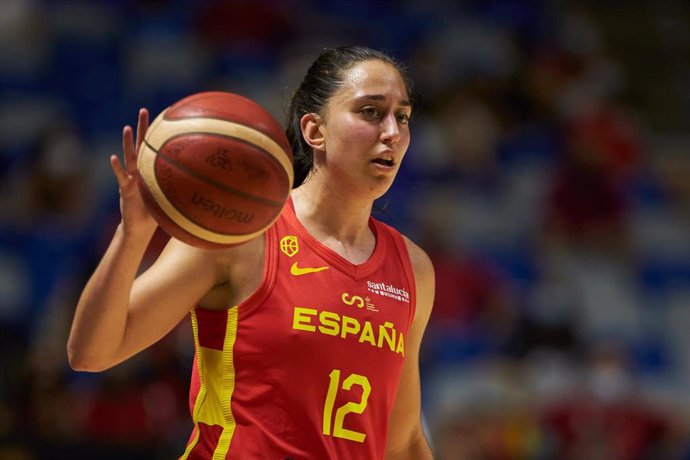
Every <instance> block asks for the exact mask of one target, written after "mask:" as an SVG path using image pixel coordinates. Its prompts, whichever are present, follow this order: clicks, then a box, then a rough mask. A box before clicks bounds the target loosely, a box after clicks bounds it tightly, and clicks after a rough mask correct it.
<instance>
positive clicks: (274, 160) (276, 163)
mask: <svg viewBox="0 0 690 460" xmlns="http://www.w3.org/2000/svg"><path fill="white" fill-rule="evenodd" d="M243 126H244V125H243ZM190 135H191V136H196V135H204V136H210V137H220V138H225V139H232V140H234V141H237V142H240V143H242V144H244V145H247V146H249V147H253V148H254V149H256V150H258V151H259V152H260V153H262V154H263V155H264V156H265V157H266V158H268V160H269V161H270V162H272V163H273V166H274V167H275V166H278V167H279V169H283V170H284V169H285V168H283V163H281V162H280V160H278V159H277V158H276V157H275V155H273V154H272V153H271V152H269V151H268V150H266V149H263V148H261V147H259V146H258V145H256V144H252V143H251V142H249V141H247V140H245V139H242V138H241V137H237V136H230V135H229V134H219V133H209V132H208V131H187V132H185V133H182V134H175V135H174V136H170V137H169V138H167V139H166V140H165V142H163V145H166V144H167V143H168V142H170V141H171V140H173V139H177V138H179V137H184V136H190ZM271 140H273V139H271ZM274 142H275V141H274ZM147 145H148V146H149V147H151V150H153V151H154V152H156V154H159V153H160V152H158V150H156V149H154V148H153V147H152V146H151V145H150V144H148V143H147ZM288 157H289V155H288ZM290 165H292V160H290ZM257 198H261V197H257Z"/></svg>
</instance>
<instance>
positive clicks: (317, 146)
mask: <svg viewBox="0 0 690 460" xmlns="http://www.w3.org/2000/svg"><path fill="white" fill-rule="evenodd" d="M300 127H301V128H302V136H304V140H305V141H306V142H307V144H309V145H310V146H311V148H313V149H314V150H320V151H323V150H324V148H325V146H326V139H325V138H324V135H323V129H324V126H323V119H322V118H321V117H320V116H319V115H318V114H316V113H307V114H305V115H303V116H302V119H301V120H300Z"/></svg>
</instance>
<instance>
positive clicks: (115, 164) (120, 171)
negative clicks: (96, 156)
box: [110, 155, 127, 188]
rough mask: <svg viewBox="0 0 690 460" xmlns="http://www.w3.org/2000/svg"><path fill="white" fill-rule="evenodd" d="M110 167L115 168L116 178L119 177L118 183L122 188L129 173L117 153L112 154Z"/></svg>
mask: <svg viewBox="0 0 690 460" xmlns="http://www.w3.org/2000/svg"><path fill="white" fill-rule="evenodd" d="M110 167H111V168H113V172H114V173H115V178H116V179H117V184H118V185H119V186H120V188H122V187H124V185H125V183H126V181H127V173H126V172H125V170H124V168H123V167H122V164H121V163H120V159H119V158H118V156H117V155H110Z"/></svg>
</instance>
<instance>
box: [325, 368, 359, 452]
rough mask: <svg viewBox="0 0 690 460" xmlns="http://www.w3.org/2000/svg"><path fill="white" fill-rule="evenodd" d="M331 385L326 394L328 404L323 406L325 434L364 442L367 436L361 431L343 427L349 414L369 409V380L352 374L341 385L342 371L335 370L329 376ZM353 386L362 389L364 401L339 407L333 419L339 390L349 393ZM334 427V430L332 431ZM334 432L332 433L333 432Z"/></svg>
mask: <svg viewBox="0 0 690 460" xmlns="http://www.w3.org/2000/svg"><path fill="white" fill-rule="evenodd" d="M329 377H330V383H329V384H328V394H326V404H324V406H323V434H325V435H328V436H331V435H332V436H335V437H337V438H344V439H349V440H351V441H357V442H364V438H366V437H367V435H366V434H364V433H360V432H359V431H354V430H348V429H347V428H345V427H344V426H343V422H344V420H345V416H346V415H347V414H349V413H351V412H352V413H355V414H361V413H363V412H364V409H366V408H367V400H368V399H369V394H370V393H371V385H370V384H369V379H367V378H366V377H365V376H363V375H359V374H350V375H349V376H348V377H347V378H346V379H345V380H343V382H342V385H341V384H340V370H339V369H333V370H332V371H331V373H330V374H329ZM353 385H359V386H360V387H362V399H361V400H360V401H359V402H358V403H356V402H349V403H346V404H343V405H342V406H340V407H338V408H337V409H336V411H335V417H333V406H334V405H335V396H336V394H337V393H338V390H339V389H340V388H342V389H343V390H347V391H349V390H350V389H351V388H352V386H353ZM331 427H332V430H331ZM331 431H332V432H331Z"/></svg>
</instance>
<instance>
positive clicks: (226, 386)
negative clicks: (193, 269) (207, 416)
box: [209, 306, 237, 460]
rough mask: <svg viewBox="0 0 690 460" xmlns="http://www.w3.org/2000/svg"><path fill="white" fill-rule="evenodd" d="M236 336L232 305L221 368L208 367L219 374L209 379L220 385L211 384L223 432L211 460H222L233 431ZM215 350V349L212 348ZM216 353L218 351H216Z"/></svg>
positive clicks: (235, 322) (234, 310) (235, 309)
mask: <svg viewBox="0 0 690 460" xmlns="http://www.w3.org/2000/svg"><path fill="white" fill-rule="evenodd" d="M236 337H237V307H236V306H235V307H232V308H231V309H230V310H228V323H227V326H226V328H225V341H224V342H223V351H222V357H221V361H220V363H218V364H219V365H220V366H221V368H220V369H217V368H209V371H210V372H212V375H221V378H220V379H218V380H214V379H211V381H212V382H213V383H216V384H218V385H220V388H217V385H212V388H213V390H214V392H215V394H217V395H218V400H219V401H220V409H221V411H222V416H223V423H222V426H223V432H222V433H221V435H220V438H219V439H218V446H217V447H216V450H215V451H214V452H213V460H222V459H224V458H225V456H226V455H227V453H228V450H229V449H230V442H231V441H232V436H233V434H234V433H235V417H234V416H233V415H232V407H230V402H231V400H232V392H233V391H234V390H235V365H234V362H233V348H234V346H235V338H236ZM213 351H215V350H213ZM216 353H218V352H217V351H216Z"/></svg>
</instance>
